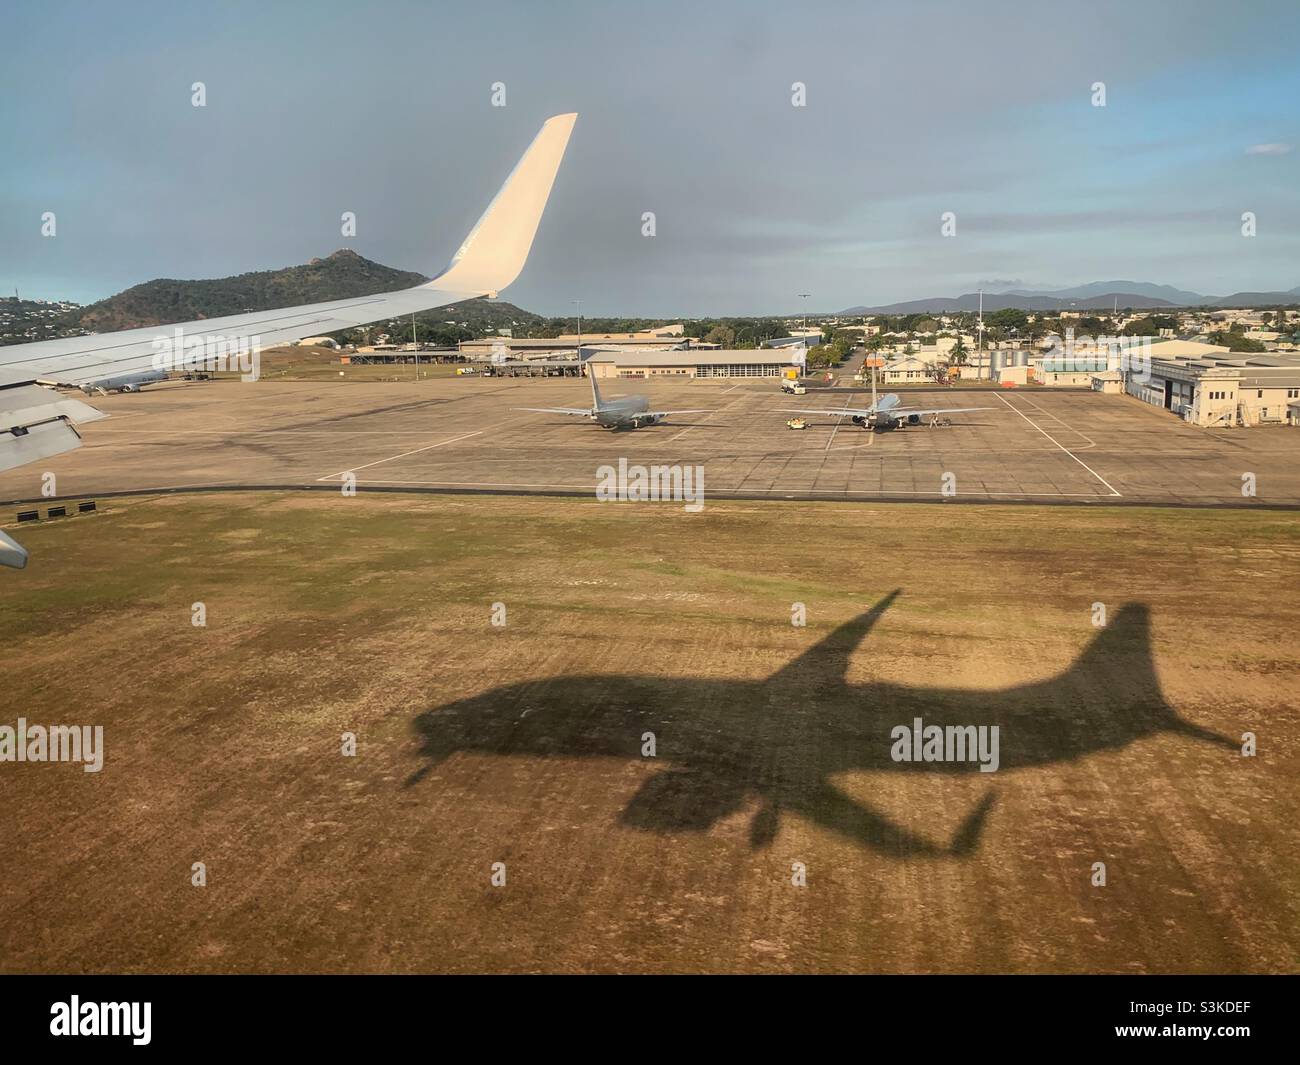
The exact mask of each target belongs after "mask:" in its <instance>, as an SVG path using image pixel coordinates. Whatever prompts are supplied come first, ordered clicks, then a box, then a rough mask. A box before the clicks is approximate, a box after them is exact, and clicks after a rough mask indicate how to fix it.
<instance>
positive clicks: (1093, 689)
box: [1048, 603, 1238, 749]
mask: <svg viewBox="0 0 1300 1065" xmlns="http://www.w3.org/2000/svg"><path fill="white" fill-rule="evenodd" d="M1061 679H1063V680H1066V681H1067V682H1068V683H1070V684H1071V685H1073V686H1075V687H1077V688H1078V689H1081V691H1082V692H1083V693H1085V695H1086V696H1087V697H1089V698H1090V701H1092V700H1094V699H1095V701H1096V702H1097V703H1098V704H1105V703H1107V702H1111V703H1118V704H1120V705H1123V706H1124V707H1125V713H1126V714H1141V715H1144V716H1145V717H1146V720H1148V721H1149V722H1150V723H1151V725H1152V727H1153V728H1156V729H1160V730H1164V731H1169V732H1176V733H1178V734H1180V735H1184V736H1189V737H1192V738H1194V739H1199V740H1204V741H1206V742H1209V743H1214V744H1216V745H1218V746H1222V747H1231V748H1233V749H1236V748H1237V746H1238V745H1237V744H1236V743H1235V742H1234V741H1233V740H1230V739H1228V738H1226V737H1224V736H1220V735H1218V734H1217V733H1215V732H1211V731H1210V730H1209V729H1205V728H1202V727H1201V726H1199V725H1195V724H1193V723H1192V722H1190V721H1186V720H1184V719H1183V718H1181V717H1179V716H1178V712H1177V711H1176V710H1175V709H1174V708H1173V707H1172V706H1170V705H1169V703H1168V701H1167V700H1166V699H1165V695H1164V690H1163V689H1162V688H1161V686H1160V677H1159V676H1158V674H1157V673H1156V665H1155V651H1154V649H1153V647H1152V641H1151V615H1150V611H1149V610H1148V609H1147V607H1146V605H1145V604H1144V603H1127V604H1125V605H1124V606H1123V607H1122V608H1121V609H1120V611H1119V613H1118V614H1116V615H1115V616H1114V617H1113V618H1111V619H1110V621H1109V623H1108V624H1107V625H1106V628H1105V629H1104V630H1102V632H1101V633H1099V634H1098V635H1097V636H1096V638H1094V639H1093V641H1092V642H1091V643H1090V644H1088V646H1087V647H1085V648H1084V649H1083V652H1082V653H1081V654H1080V655H1079V657H1078V658H1076V659H1075V660H1074V662H1073V664H1072V665H1071V666H1070V667H1069V669H1067V670H1066V671H1065V673H1064V674H1063V675H1062V678H1061ZM1048 683H1049V684H1054V683H1057V682H1050V681H1049V682H1048Z"/></svg>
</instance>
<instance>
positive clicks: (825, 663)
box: [767, 588, 900, 695]
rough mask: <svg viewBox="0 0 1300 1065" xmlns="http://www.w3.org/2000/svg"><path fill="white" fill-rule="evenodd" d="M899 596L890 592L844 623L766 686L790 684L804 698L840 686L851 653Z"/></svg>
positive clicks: (781, 670)
mask: <svg viewBox="0 0 1300 1065" xmlns="http://www.w3.org/2000/svg"><path fill="white" fill-rule="evenodd" d="M899 593H900V589H897V588H896V589H894V591H892V592H890V593H889V594H888V595H887V596H885V598H884V599H882V600H880V602H879V603H877V604H876V605H875V606H873V607H872V608H871V609H870V610H868V611H866V612H865V613H862V614H859V615H858V616H857V617H854V618H850V619H849V620H848V621H846V622H844V624H842V625H840V626H839V627H838V628H836V629H835V630H834V631H832V632H831V633H830V635H828V636H825V637H823V638H822V639H821V640H819V641H818V642H817V643H815V644H814V645H813V646H812V647H810V648H808V650H806V651H805V652H804V653H803V654H801V655H800V656H799V657H798V658H796V659H795V660H794V661H793V662H791V663H789V664H788V665H785V666H782V667H781V668H780V669H779V670H777V671H776V672H775V673H773V674H772V676H770V677H769V678H768V679H767V683H768V684H791V685H793V686H795V687H797V688H799V689H800V690H801V691H802V692H803V693H804V694H805V695H808V694H812V693H814V692H815V691H816V690H817V689H818V688H820V687H824V686H827V685H830V686H835V685H840V684H843V683H844V678H845V676H846V674H847V673H848V668H849V659H850V658H851V657H852V655H853V652H854V651H855V650H857V647H858V644H860V643H861V642H862V641H863V639H865V637H866V635H867V633H869V632H870V631H871V629H872V627H873V626H874V625H875V623H876V622H877V621H879V620H880V617H881V615H883V614H884V612H885V611H886V610H888V609H889V607H890V604H891V603H893V601H894V600H895V599H896V598H897V597H898V595H899Z"/></svg>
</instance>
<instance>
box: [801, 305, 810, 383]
mask: <svg viewBox="0 0 1300 1065" xmlns="http://www.w3.org/2000/svg"><path fill="white" fill-rule="evenodd" d="M811 295H812V293H811V292H800V293H799V298H800V299H801V300H803V336H802V338H801V339H802V340H803V372H804V373H805V374H807V372H808V297H809V296H811Z"/></svg>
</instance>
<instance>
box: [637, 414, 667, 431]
mask: <svg viewBox="0 0 1300 1065" xmlns="http://www.w3.org/2000/svg"><path fill="white" fill-rule="evenodd" d="M660 420H661V419H659V418H656V417H655V416H654V415H653V414H651V415H647V416H646V417H643V418H637V419H635V420H634V421H633V423H632V424H633V425H635V426H636V427H637V428H638V429H641V428H644V427H645V426H647V425H654V424H655V422H657V421H660Z"/></svg>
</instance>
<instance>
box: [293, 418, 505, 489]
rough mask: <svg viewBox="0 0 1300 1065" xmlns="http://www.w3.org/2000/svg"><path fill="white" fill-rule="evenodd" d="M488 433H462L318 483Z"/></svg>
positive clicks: (328, 477)
mask: <svg viewBox="0 0 1300 1065" xmlns="http://www.w3.org/2000/svg"><path fill="white" fill-rule="evenodd" d="M484 432H487V430H486V429H475V430H474V431H473V432H472V433H462V434H461V435H460V436H453V437H452V438H451V439H450V440H440V441H438V443H436V444H429V445H428V446H426V447H417V448H414V449H413V450H411V451H403V452H402V453H401V454H400V455H389V456H388V457H387V458H383V459H375V461H374V462H367V463H366V464H365V465H364V466H350V467H348V469H346V470H339V472H338V473H327V474H326V475H325V476H324V477H317V478H316V480H317V482H320V481H333V480H337V479H338V478H340V477H343V476H344V475H345V474H349V473H356V472H357V471H358V470H368V469H370V467H371V466H378V465H380V464H381V463H385V462H392V461H394V460H395V459H404V458H406V456H407V455H418V454H419V453H420V452H421V451H432V450H433V449H434V448H435V447H446V446H447V445H448V444H454V443H456V442H457V441H458V440H468V439H469V438H470V437H471V436H478V435H479V433H484Z"/></svg>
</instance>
